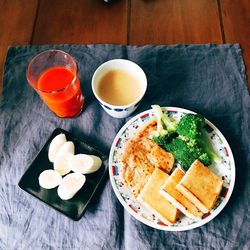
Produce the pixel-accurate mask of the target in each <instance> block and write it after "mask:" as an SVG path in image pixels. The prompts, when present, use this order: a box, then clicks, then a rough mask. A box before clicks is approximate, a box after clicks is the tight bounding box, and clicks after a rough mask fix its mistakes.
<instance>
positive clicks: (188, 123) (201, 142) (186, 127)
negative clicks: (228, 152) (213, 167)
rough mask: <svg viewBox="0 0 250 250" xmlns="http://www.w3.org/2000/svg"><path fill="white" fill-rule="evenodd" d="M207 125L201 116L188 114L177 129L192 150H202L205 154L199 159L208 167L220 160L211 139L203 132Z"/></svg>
mask: <svg viewBox="0 0 250 250" xmlns="http://www.w3.org/2000/svg"><path fill="white" fill-rule="evenodd" d="M204 125H205V118H204V117H202V116H201V115H199V114H186V115H185V116H183V117H182V118H181V120H180V122H179V124H178V126H177V128H176V131H177V133H178V134H179V135H180V138H181V139H182V140H184V141H186V142H187V144H188V145H189V147H190V148H192V147H194V148H197V147H198V148H201V149H202V150H203V153H201V152H200V153H201V154H200V155H199V157H198V158H197V159H199V160H200V161H201V162H202V163H203V164H204V165H206V166H208V165H210V164H211V163H212V161H215V162H217V161H218V160H219V157H218V155H217V154H216V153H215V152H214V150H213V147H212V145H211V142H210V140H209V138H208V137H207V136H206V135H205V133H204V132H202V127H203V126H204Z"/></svg>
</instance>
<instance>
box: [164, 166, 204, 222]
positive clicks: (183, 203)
mask: <svg viewBox="0 0 250 250" xmlns="http://www.w3.org/2000/svg"><path fill="white" fill-rule="evenodd" d="M184 175H185V173H184V172H183V171H182V170H180V169H179V168H176V169H175V170H174V172H173V173H172V174H171V175H170V177H169V178H168V179H167V180H166V182H165V184H164V185H163V187H162V189H161V190H160V193H161V195H163V196H164V197H165V198H166V199H167V200H168V201H169V202H171V203H172V204H173V205H174V206H175V207H176V208H178V209H179V210H180V211H181V212H182V213H183V214H185V215H186V216H188V217H190V218H196V217H201V216H202V213H201V212H200V211H199V210H198V209H197V207H196V206H195V205H194V204H193V203H192V202H191V201H190V200H188V199H187V198H186V197H185V196H184V195H183V194H182V193H180V192H179V191H178V190H177V189H176V186H177V184H178V183H179V182H180V181H181V179H182V178H183V176H184Z"/></svg>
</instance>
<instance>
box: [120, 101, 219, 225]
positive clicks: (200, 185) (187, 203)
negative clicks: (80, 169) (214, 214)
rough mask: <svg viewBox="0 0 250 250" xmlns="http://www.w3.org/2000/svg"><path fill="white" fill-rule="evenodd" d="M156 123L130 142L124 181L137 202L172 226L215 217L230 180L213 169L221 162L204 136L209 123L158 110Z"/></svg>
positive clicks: (190, 115)
mask: <svg viewBox="0 0 250 250" xmlns="http://www.w3.org/2000/svg"><path fill="white" fill-rule="evenodd" d="M152 107H153V111H154V117H155V118H153V120H151V121H149V122H147V123H146V125H144V126H143V128H141V129H140V130H139V131H138V130H137V131H136V132H135V133H134V135H133V137H132V138H130V139H128V140H127V141H126V142H125V145H124V147H123V150H122V152H121V154H120V156H119V159H120V161H121V164H122V173H121V175H122V178H123V182H124V184H125V185H126V186H127V187H128V188H129V189H130V191H131V193H132V194H133V196H134V198H135V199H136V200H137V201H139V202H140V204H142V205H143V206H144V207H145V208H147V209H148V210H149V211H151V212H152V213H153V214H155V215H156V216H158V218H160V220H161V221H162V222H163V223H165V224H167V225H171V224H175V223H176V221H177V220H178V218H179V216H180V215H181V214H182V216H187V217H190V218H201V217H202V216H203V214H207V213H209V212H210V211H211V210H212V209H213V208H214V206H215V203H216V201H217V199H218V197H219V194H220V193H221V190H222V186H223V183H224V181H223V180H221V178H219V177H218V176H217V175H216V174H215V173H214V172H213V171H212V169H210V168H209V166H210V165H211V164H213V163H215V162H219V161H218V159H219V157H218V156H217V154H216V153H215V152H214V150H213V147H212V145H211V144H210V142H209V140H208V138H206V136H205V135H204V134H203V131H202V128H203V127H204V126H205V119H204V118H203V117H202V116H200V115H198V114H193V113H187V114H185V115H183V116H182V117H181V118H180V120H179V121H177V120H174V119H173V118H172V117H171V116H169V115H168V113H167V112H164V111H163V110H162V109H161V108H160V106H158V105H153V106H152Z"/></svg>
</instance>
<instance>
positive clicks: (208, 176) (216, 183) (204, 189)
mask: <svg viewBox="0 0 250 250" xmlns="http://www.w3.org/2000/svg"><path fill="white" fill-rule="evenodd" d="M222 185H223V180H221V179H220V178H219V177H218V176H216V175H215V174H214V173H213V172H212V171H211V170H210V169H209V168H207V167H205V166H204V165H203V164H202V163H201V162H200V161H198V160H196V161H195V162H194V163H193V164H192V165H191V167H190V168H189V170H188V171H187V172H186V174H185V176H184V177H183V178H182V179H181V181H180V182H179V184H178V185H177V186H176V188H177V189H178V191H180V192H181V193H182V194H183V195H184V196H185V197H186V198H187V199H189V200H190V201H191V202H192V203H193V204H194V205H195V206H196V207H197V208H198V209H199V210H200V211H202V212H203V213H208V212H209V211H210V210H211V209H212V208H213V206H214V204H215V202H216V201H217V199H218V196H219V194H220V192H221V189H222Z"/></svg>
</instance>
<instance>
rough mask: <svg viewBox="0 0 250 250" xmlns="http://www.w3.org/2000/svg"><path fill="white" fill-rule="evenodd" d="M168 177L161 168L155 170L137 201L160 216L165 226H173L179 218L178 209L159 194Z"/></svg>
mask: <svg viewBox="0 0 250 250" xmlns="http://www.w3.org/2000/svg"><path fill="white" fill-rule="evenodd" d="M168 177H169V175H168V174H166V173H165V172H163V171H162V170H160V169H159V168H155V170H154V172H153V174H152V175H151V177H150V178H149V180H148V182H147V184H146V185H145V186H144V188H143V189H142V191H141V193H140V195H139V196H138V197H137V200H138V201H139V202H140V203H141V204H142V205H144V206H145V207H146V208H147V209H149V210H150V211H151V212H152V213H154V214H155V215H156V216H158V217H159V218H160V219H161V220H162V221H163V222H164V223H165V224H167V225H172V224H173V223H175V222H176V219H177V217H178V209H177V208H176V207H175V206H173V205H172V204H171V203H170V202H169V201H168V200H166V199H165V198H164V197H163V196H162V195H161V194H160V192H159V191H160V189H161V188H162V186H163V184H164V183H165V182H166V180H167V178H168Z"/></svg>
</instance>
